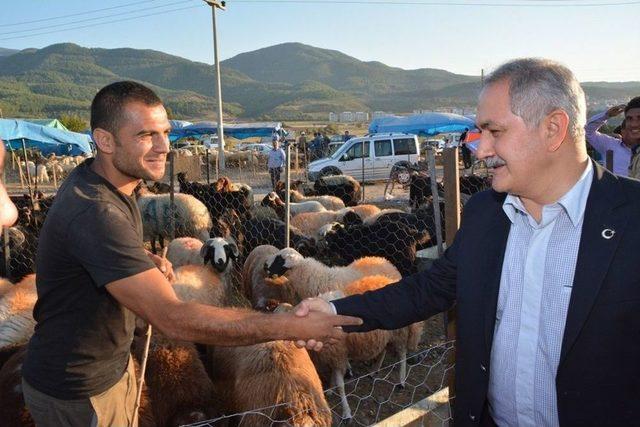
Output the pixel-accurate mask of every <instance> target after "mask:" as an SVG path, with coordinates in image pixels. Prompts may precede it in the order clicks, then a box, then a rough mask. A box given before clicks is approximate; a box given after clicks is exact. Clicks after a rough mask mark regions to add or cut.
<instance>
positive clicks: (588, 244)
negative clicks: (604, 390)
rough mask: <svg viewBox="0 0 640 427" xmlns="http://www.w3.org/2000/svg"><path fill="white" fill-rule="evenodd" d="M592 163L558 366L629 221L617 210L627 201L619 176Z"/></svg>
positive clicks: (594, 294) (591, 303) (588, 307)
mask: <svg viewBox="0 0 640 427" xmlns="http://www.w3.org/2000/svg"><path fill="white" fill-rule="evenodd" d="M594 166H595V168H594V177H593V183H592V184H591V190H590V192H589V198H588V200H587V205H586V209H585V216H584V222H583V225H582V235H581V237H580V248H579V250H578V260H577V262H576V271H575V275H574V280H573V290H572V291H571V300H570V302H569V308H568V312H567V321H566V324H565V329H564V336H563V340H562V350H561V353H560V363H559V367H560V366H561V365H562V362H563V361H564V360H565V358H566V356H567V353H568V352H569V351H570V350H571V347H572V346H573V344H574V342H575V340H576V338H577V336H578V334H579V333H580V330H581V329H582V326H583V325H584V322H585V321H586V319H587V317H588V315H589V312H590V311H591V308H592V307H593V304H594V302H595V299H596V297H597V295H598V292H599V290H600V287H601V285H602V282H603V280H604V277H605V275H606V273H607V270H608V269H609V265H610V263H611V259H612V258H613V255H614V253H615V250H616V248H617V246H618V243H619V242H620V238H621V235H622V233H623V232H624V228H625V226H626V224H627V221H628V215H626V212H625V211H624V209H616V208H617V207H619V206H620V205H621V204H624V202H625V200H626V198H625V195H624V193H623V192H622V190H621V189H620V188H619V186H618V179H617V178H616V177H615V176H614V175H612V174H611V173H610V172H608V171H606V170H605V169H604V168H602V167H600V166H599V165H598V164H596V163H595V162H594ZM606 229H609V230H614V231H615V234H614V235H613V237H612V238H609V239H607V238H605V237H603V231H604V230H606Z"/></svg>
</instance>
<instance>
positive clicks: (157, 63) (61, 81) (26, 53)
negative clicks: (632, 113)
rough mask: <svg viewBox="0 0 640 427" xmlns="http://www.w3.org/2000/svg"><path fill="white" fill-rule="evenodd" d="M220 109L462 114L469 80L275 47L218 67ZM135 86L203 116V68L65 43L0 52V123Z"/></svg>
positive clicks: (472, 84)
mask: <svg viewBox="0 0 640 427" xmlns="http://www.w3.org/2000/svg"><path fill="white" fill-rule="evenodd" d="M221 78H222V98H223V100H224V112H225V115H228V116H230V117H233V118H240V119H256V120H310V119H316V120H317V119H326V118H327V113H328V112H329V111H334V112H340V111H376V110H383V111H391V112H397V113H402V112H411V111H413V110H417V109H434V108H440V107H446V106H448V107H451V106H455V107H459V108H472V107H473V106H474V105H475V103H476V100H477V95H478V90H479V87H480V77H479V76H468V75H461V74H454V73H451V72H448V71H445V70H439V69H433V68H423V69H418V70H403V69H401V68H395V67H390V66H387V65H385V64H382V63H380V62H375V61H372V62H365V61H360V60H358V59H356V58H353V57H350V56H348V55H345V54H344V53H341V52H338V51H336V50H329V49H320V48H316V47H312V46H308V45H304V44H300V43H284V44H280V45H276V46H271V47H267V48H264V49H259V50H255V51H252V52H247V53H242V54H239V55H237V56H235V57H233V58H230V59H227V60H225V61H223V62H222V63H221ZM124 79H133V80H137V81H141V82H144V83H146V84H148V85H149V86H151V87H152V88H153V89H154V90H156V91H157V92H158V94H159V95H160V96H161V98H162V99H163V100H164V101H165V103H166V105H167V106H168V107H169V109H170V110H171V114H172V116H173V117H174V118H181V119H191V120H197V119H212V117H213V111H214V102H215V98H214V97H213V94H214V90H215V80H214V73H213V67H212V66H211V65H208V64H204V63H200V62H193V61H190V60H187V59H184V58H181V57H178V56H174V55H169V54H166V53H162V52H158V51H154V50H140V49H130V48H121V49H101V48H84V47H81V46H78V45H75V44H71V43H63V44H55V45H51V46H48V47H45V48H42V49H24V50H21V51H16V50H12V49H3V48H0V109H2V113H3V115H4V116H5V117H58V116H59V115H61V114H78V115H80V116H82V117H85V118H86V117H88V111H89V105H90V102H91V99H92V97H93V95H94V94H95V93H96V91H97V90H98V89H99V88H101V87H102V86H104V85H106V84H108V83H110V82H113V81H117V80H124ZM583 87H584V88H585V91H586V93H587V96H588V97H589V99H590V100H591V101H598V100H607V99H625V98H628V97H630V96H634V95H637V94H638V93H640V82H625V83H611V82H587V83H583Z"/></svg>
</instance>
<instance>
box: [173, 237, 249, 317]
mask: <svg viewBox="0 0 640 427" xmlns="http://www.w3.org/2000/svg"><path fill="white" fill-rule="evenodd" d="M186 252H187V251H185V253H186ZM238 255H239V254H238V248H237V247H236V245H235V244H234V243H230V242H228V241H226V240H225V239H222V238H220V237H216V238H213V239H208V240H207V241H206V242H205V243H204V244H203V245H202V247H201V249H200V257H201V258H200V262H199V263H198V264H195V265H194V264H188V265H183V266H181V267H178V268H177V269H175V270H174V276H175V277H174V280H173V282H172V284H171V285H172V287H173V289H174V291H175V293H176V295H177V296H178V298H180V299H181V300H183V301H196V302H200V303H202V304H208V305H222V303H223V302H224V301H225V298H226V297H228V296H229V295H230V293H231V291H232V289H233V288H232V283H231V270H232V269H233V260H235V259H237V258H238ZM184 258H191V259H193V258H195V256H194V255H193V254H192V253H191V254H190V255H187V256H185V257H184ZM203 260H204V264H205V265H202V261H203ZM206 264H210V265H206ZM212 267H213V268H212Z"/></svg>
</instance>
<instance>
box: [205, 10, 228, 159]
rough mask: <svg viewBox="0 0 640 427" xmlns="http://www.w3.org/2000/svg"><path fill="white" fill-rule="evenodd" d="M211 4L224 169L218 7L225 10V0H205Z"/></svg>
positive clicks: (220, 146) (219, 129) (220, 154)
mask: <svg viewBox="0 0 640 427" xmlns="http://www.w3.org/2000/svg"><path fill="white" fill-rule="evenodd" d="M204 2H205V3H206V4H208V5H209V6H211V19H212V21H213V56H214V62H215V68H216V96H217V98H218V169H219V171H224V169H225V164H224V129H223V127H222V87H221V85H220V61H219V60H218V33H217V30H216V9H221V10H225V2H224V1H221V0H204Z"/></svg>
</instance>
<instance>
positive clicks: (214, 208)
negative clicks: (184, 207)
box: [177, 172, 253, 218]
mask: <svg viewBox="0 0 640 427" xmlns="http://www.w3.org/2000/svg"><path fill="white" fill-rule="evenodd" d="M177 178H178V184H179V185H180V192H181V193H184V194H189V195H191V196H193V197H195V198H196V199H198V200H200V201H201V202H202V203H204V205H205V206H206V207H207V209H208V210H209V213H210V214H211V216H212V217H213V218H215V217H217V216H219V215H223V214H224V213H225V212H226V211H227V210H234V211H235V212H236V213H237V214H238V215H239V216H240V217H243V218H244V217H246V216H247V214H248V213H249V212H250V210H251V206H252V204H253V193H252V190H251V187H249V186H247V185H240V186H238V191H225V192H220V193H219V192H217V191H216V189H215V185H208V184H200V183H198V182H189V181H187V180H186V175H185V174H184V172H180V173H179V174H178V175H177Z"/></svg>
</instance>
